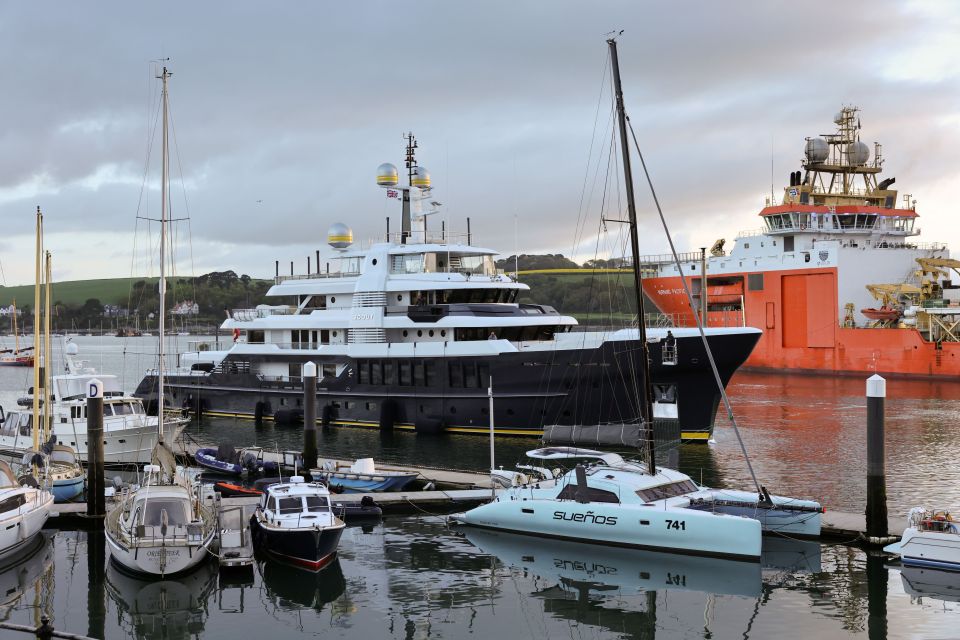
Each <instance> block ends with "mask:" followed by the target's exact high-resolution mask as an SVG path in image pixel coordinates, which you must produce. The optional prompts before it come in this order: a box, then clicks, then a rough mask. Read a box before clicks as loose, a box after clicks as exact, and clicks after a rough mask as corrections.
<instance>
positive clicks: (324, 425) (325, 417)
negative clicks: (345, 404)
mask: <svg viewBox="0 0 960 640" xmlns="http://www.w3.org/2000/svg"><path fill="white" fill-rule="evenodd" d="M332 418H333V407H331V406H330V405H329V404H325V405H323V410H322V411H321V412H320V428H321V429H322V430H323V432H324V433H326V432H328V431H330V420H331V419H332Z"/></svg>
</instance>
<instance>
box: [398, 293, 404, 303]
mask: <svg viewBox="0 0 960 640" xmlns="http://www.w3.org/2000/svg"><path fill="white" fill-rule="evenodd" d="M402 301H403V294H402V293H401V294H400V295H398V296H397V302H402Z"/></svg>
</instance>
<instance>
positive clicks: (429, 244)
mask: <svg viewBox="0 0 960 640" xmlns="http://www.w3.org/2000/svg"><path fill="white" fill-rule="evenodd" d="M416 147H417V144H416V141H415V139H414V138H413V136H412V135H408V136H407V150H406V151H407V153H406V167H407V170H408V171H407V173H408V180H407V184H406V185H401V184H400V180H399V173H398V170H397V168H396V166H394V165H392V164H389V163H388V164H383V165H381V166H380V167H379V170H378V176H377V184H378V185H379V186H380V187H381V188H383V189H385V190H386V192H387V193H386V195H387V197H388V198H395V199H396V200H399V201H400V204H401V229H400V231H399V233H396V232H395V233H390V231H389V222H388V231H387V233H386V237H385V238H383V240H384V241H382V242H381V241H378V242H375V243H372V244H371V245H370V246H368V247H365V248H359V247H355V246H354V243H353V233H352V231H351V230H350V228H349V227H348V226H346V225H345V224H342V223H337V224H334V225H332V226H331V227H330V231H329V234H328V242H329V244H330V246H331V247H332V248H333V249H334V250H335V252H336V255H335V257H334V259H333V260H332V261H331V262H332V263H333V268H331V267H330V263H327V265H328V266H327V267H326V268H325V269H323V270H321V269H320V264H319V256H318V260H317V268H316V270H315V271H314V272H311V273H306V274H302V275H290V276H281V275H280V274H279V267H278V268H277V271H278V272H277V274H276V279H275V284H274V286H273V287H272V288H271V289H270V290H269V291H268V292H267V296H268V297H269V298H272V299H273V300H275V302H274V303H273V304H261V305H259V306H257V307H256V308H253V309H234V310H233V311H232V312H230V313H229V314H228V318H227V319H226V320H225V321H224V323H223V324H222V325H221V329H223V330H225V331H226V332H228V334H231V335H232V337H233V343H232V345H231V346H230V348H228V349H223V348H217V347H216V346H214V345H213V344H211V343H195V346H194V348H193V349H192V350H190V351H188V352H186V353H182V354H180V357H179V368H178V370H176V371H170V370H167V371H166V372H165V389H166V403H167V404H173V405H174V406H182V407H185V408H189V409H191V410H192V411H193V412H194V413H195V414H204V415H209V416H229V417H240V418H251V419H255V420H257V421H261V420H275V421H277V422H296V421H298V420H302V416H303V407H302V398H303V383H302V367H303V365H304V363H306V362H308V361H312V362H315V363H316V364H317V370H318V378H319V380H318V385H317V386H318V391H317V400H318V403H319V406H320V408H321V415H322V416H323V420H324V422H325V423H328V424H331V425H338V426H367V427H379V428H394V427H395V428H398V429H415V430H416V431H418V432H441V431H447V432H457V433H488V432H489V428H490V427H489V424H490V419H489V415H488V411H489V410H488V397H487V394H488V387H489V386H491V378H492V387H493V393H494V394H495V396H496V398H497V403H496V408H495V415H494V423H495V428H496V432H497V433H501V434H507V435H531V436H539V435H540V434H541V433H542V432H543V430H544V428H547V427H553V426H583V427H599V428H605V427H607V426H609V427H611V428H614V429H620V428H623V427H625V426H627V425H635V424H636V423H638V422H639V420H638V416H639V415H640V409H639V406H638V400H637V398H638V393H637V390H638V389H642V388H643V385H644V384H646V381H645V380H643V379H642V376H643V373H642V372H643V368H642V367H641V366H640V358H641V354H642V349H641V348H640V345H639V344H638V340H639V338H638V331H637V329H636V328H635V327H634V328H625V329H620V330H614V331H589V330H588V331H581V330H578V327H577V321H576V320H575V319H574V318H572V317H570V316H565V315H561V314H560V313H558V312H557V311H556V310H555V309H554V308H552V307H550V306H546V305H541V304H524V303H520V302H518V297H519V296H520V294H521V292H524V291H527V290H528V289H529V287H527V285H525V284H523V283H521V282H520V281H519V280H517V279H516V277H511V276H510V275H508V274H505V273H504V272H503V271H502V270H498V269H497V268H496V266H495V262H494V259H495V256H496V255H497V252H496V251H494V250H493V249H487V248H483V247H478V246H474V245H473V243H472V237H471V234H470V232H469V231H468V232H467V233H466V234H464V235H459V234H454V233H450V232H448V231H447V230H446V229H445V228H442V229H441V230H440V231H435V230H430V231H428V230H427V219H428V217H429V216H430V215H431V214H434V213H436V211H437V207H438V206H439V204H438V203H436V202H435V201H434V200H433V198H434V197H435V196H434V195H433V189H432V187H431V180H430V174H429V172H427V171H426V170H425V169H424V168H423V167H420V166H418V165H417V161H416V159H415V156H414V154H415V149H416ZM468 229H469V224H468ZM706 334H707V338H708V341H709V343H710V347H711V349H712V351H713V354H714V357H715V358H716V361H717V366H718V369H719V372H720V375H721V378H722V379H723V382H724V384H726V382H727V381H728V380H729V379H730V377H731V376H732V375H733V373H734V371H736V369H737V368H738V367H739V366H740V365H741V364H742V363H743V362H744V361H745V360H746V358H747V357H748V356H749V355H750V352H751V350H752V349H753V347H754V345H755V344H756V342H757V340H758V339H759V337H760V331H759V330H758V329H752V328H749V327H735V328H709V329H706ZM646 335H647V341H648V343H649V351H650V358H651V363H650V368H651V378H652V384H653V400H654V417H655V418H656V419H657V422H658V423H666V426H667V427H668V428H672V429H675V430H679V431H680V433H681V435H682V437H683V438H684V439H689V440H707V439H709V437H710V434H711V432H712V428H713V420H714V414H715V413H716V409H717V405H718V402H719V399H720V393H719V390H718V389H717V388H716V384H715V382H714V379H713V374H712V373H711V371H710V368H709V366H708V362H707V357H706V353H705V350H704V346H703V343H702V341H701V338H700V335H699V333H698V332H697V330H696V329H692V328H673V329H670V330H668V329H649V330H648V331H647V334H646ZM156 388H157V372H156V371H148V372H147V375H146V376H145V377H144V379H143V380H142V381H141V382H140V384H139V386H138V388H137V391H136V393H135V395H137V396H138V397H141V398H143V399H144V400H145V401H146V402H147V404H148V406H150V405H153V404H154V403H155V402H156Z"/></svg>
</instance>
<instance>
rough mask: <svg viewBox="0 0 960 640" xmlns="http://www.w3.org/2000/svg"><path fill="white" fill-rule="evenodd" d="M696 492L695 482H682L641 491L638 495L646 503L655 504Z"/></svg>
mask: <svg viewBox="0 0 960 640" xmlns="http://www.w3.org/2000/svg"><path fill="white" fill-rule="evenodd" d="M696 490H697V485H695V484H694V483H693V481H691V480H681V481H680V482H674V483H671V484H664V485H660V486H659V487H651V488H649V489H640V490H638V491H637V495H638V496H639V497H640V499H641V500H643V501H644V502H653V501H654V500H664V499H665V498H674V497H676V496H682V495H684V494H685V493H692V492H694V491H696Z"/></svg>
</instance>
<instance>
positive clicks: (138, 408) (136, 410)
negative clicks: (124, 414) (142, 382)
mask: <svg viewBox="0 0 960 640" xmlns="http://www.w3.org/2000/svg"><path fill="white" fill-rule="evenodd" d="M131 406H132V407H133V412H134V413H135V414H137V415H143V414H144V410H143V405H142V404H140V403H139V402H134V403H133V404H132V405H131Z"/></svg>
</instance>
